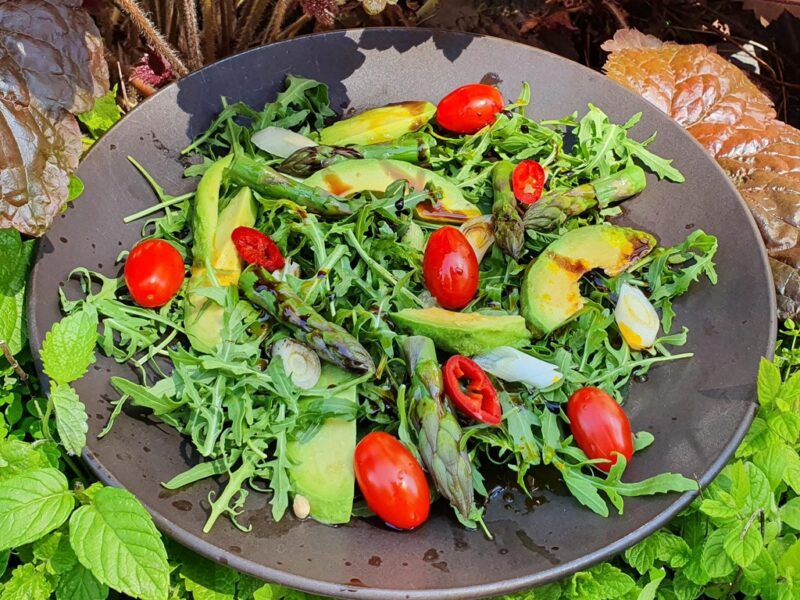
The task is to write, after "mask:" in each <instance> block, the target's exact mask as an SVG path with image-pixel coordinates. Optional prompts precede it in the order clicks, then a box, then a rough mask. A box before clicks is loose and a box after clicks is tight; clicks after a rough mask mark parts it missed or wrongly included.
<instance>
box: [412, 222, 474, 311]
mask: <svg viewBox="0 0 800 600" xmlns="http://www.w3.org/2000/svg"><path fill="white" fill-rule="evenodd" d="M422 274H423V275H424V276H425V285H426V286H427V287H428V291H429V292H430V293H431V294H432V295H433V297H434V298H436V300H437V302H439V304H440V305H441V306H442V307H444V308H449V309H451V310H458V309H460V308H464V307H465V306H466V305H467V304H469V301H470V300H472V298H473V297H474V296H475V292H476V291H478V258H477V257H476V256H475V250H473V249H472V246H471V245H470V243H469V240H467V238H466V237H464V234H463V233H461V231H459V230H458V229H456V228H455V227H442V228H441V229H438V230H437V231H434V232H433V233H432V234H431V237H430V238H429V239H428V244H427V245H426V246H425V255H424V257H423V259H422Z"/></svg>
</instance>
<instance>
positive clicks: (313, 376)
mask: <svg viewBox="0 0 800 600" xmlns="http://www.w3.org/2000/svg"><path fill="white" fill-rule="evenodd" d="M272 356H273V357H280V358H281V360H282V361H283V370H284V371H286V374H287V375H289V377H290V378H291V380H292V383H294V384H295V385H296V386H297V387H299V388H300V389H303V390H310V389H311V388H313V387H314V386H315V385H317V382H318V381H319V376H320V374H321V373H322V367H321V365H320V363H319V356H317V354H316V353H315V352H314V351H313V350H312V349H311V348H309V347H308V346H305V345H304V344H301V343H300V342H296V341H295V340H293V339H290V338H284V339H282V340H280V341H278V342H275V343H274V344H273V345H272Z"/></svg>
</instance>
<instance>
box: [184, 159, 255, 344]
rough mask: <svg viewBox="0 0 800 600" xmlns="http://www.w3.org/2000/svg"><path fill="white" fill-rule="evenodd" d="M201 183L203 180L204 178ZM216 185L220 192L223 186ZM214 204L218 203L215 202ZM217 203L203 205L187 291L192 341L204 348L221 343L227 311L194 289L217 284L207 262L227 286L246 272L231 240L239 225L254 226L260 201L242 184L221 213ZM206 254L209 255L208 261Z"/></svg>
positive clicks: (187, 321) (187, 319) (187, 320)
mask: <svg viewBox="0 0 800 600" xmlns="http://www.w3.org/2000/svg"><path fill="white" fill-rule="evenodd" d="M211 168H213V167H211ZM209 170H210V169H209ZM204 179H205V177H204ZM200 183H201V184H202V181H201V182H200ZM198 189H199V186H198ZM216 189H217V196H218V194H219V191H218V189H219V188H216ZM212 204H214V206H211V205H212ZM217 204H218V201H217V202H216V203H212V202H207V203H206V206H204V208H203V210H204V211H205V212H206V215H204V216H205V219H206V220H205V221H204V223H205V226H206V227H205V228H204V229H203V228H201V229H200V233H201V236H199V237H195V243H194V247H193V249H192V250H193V253H194V264H193V265H192V276H191V279H190V280H189V286H188V289H187V293H186V305H185V308H184V317H183V320H184V324H185V326H186V334H187V336H188V338H189V342H190V343H191V344H192V347H193V348H195V349H196V350H199V351H201V352H211V351H213V350H214V347H215V346H216V345H217V344H218V343H219V341H220V335H221V333H222V325H223V316H224V314H223V308H222V306H220V305H219V304H217V303H216V302H214V301H213V300H211V299H210V298H206V297H205V296H201V295H200V294H195V293H193V291H194V290H197V289H202V288H204V287H211V286H212V285H213V280H212V279H211V276H210V274H209V273H208V268H207V265H210V266H211V268H212V269H213V271H214V277H215V278H216V280H217V283H219V284H220V285H222V286H227V285H236V284H237V283H238V281H239V275H240V274H241V272H242V262H241V259H240V258H239V255H238V253H237V252H236V247H235V246H234V244H233V241H232V240H231V233H233V230H234V229H236V228H237V227H252V226H253V225H254V224H255V222H256V205H255V202H254V201H253V194H252V192H251V191H250V188H241V189H240V190H239V192H238V193H237V194H236V195H235V196H234V197H233V198H231V201H230V202H229V203H228V205H227V206H226V207H225V208H224V209H223V210H222V212H220V213H219V214H216V213H215V212H214V210H216V208H217V206H216V205H217ZM212 208H213V209H214V210H212ZM200 214H201V208H200V206H199V205H198V207H197V209H196V220H201V216H200ZM209 221H213V227H214V229H213V230H211V229H209V228H208V226H209V225H210V224H211V223H209ZM197 232H198V229H195V234H196V236H197ZM209 242H210V243H209ZM206 256H207V257H208V262H207V263H206V261H205V257H206ZM201 259H202V260H201Z"/></svg>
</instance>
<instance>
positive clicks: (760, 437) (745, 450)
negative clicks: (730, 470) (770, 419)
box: [736, 416, 773, 458]
mask: <svg viewBox="0 0 800 600" xmlns="http://www.w3.org/2000/svg"><path fill="white" fill-rule="evenodd" d="M772 437H773V433H772V432H771V431H770V429H769V427H767V422H766V421H765V420H764V419H763V418H761V417H758V416H757V417H756V418H755V420H754V421H753V424H752V425H750V429H749V430H748V431H747V433H746V434H745V436H744V439H743V440H742V443H741V444H740V445H739V447H738V448H737V449H736V458H747V457H748V456H752V455H753V454H755V453H756V452H759V451H762V450H767V449H768V448H769V446H770V441H771V438H772Z"/></svg>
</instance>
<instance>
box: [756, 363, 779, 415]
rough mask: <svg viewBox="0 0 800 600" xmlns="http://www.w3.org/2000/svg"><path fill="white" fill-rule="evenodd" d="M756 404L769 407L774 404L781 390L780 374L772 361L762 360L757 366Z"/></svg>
mask: <svg viewBox="0 0 800 600" xmlns="http://www.w3.org/2000/svg"><path fill="white" fill-rule="evenodd" d="M756 389H757V390H758V403H759V404H761V406H764V407H769V406H772V404H773V403H774V402H775V399H776V398H777V397H778V393H779V392H780V390H781V372H780V369H778V367H777V365H776V364H775V363H773V362H772V361H769V360H767V359H766V358H762V359H761V362H760V363H759V365H758V380H757V384H756Z"/></svg>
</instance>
